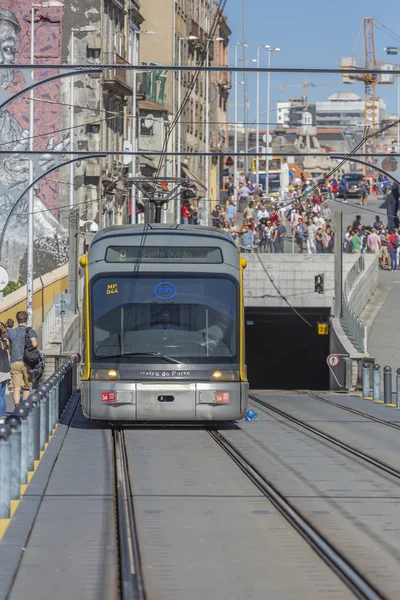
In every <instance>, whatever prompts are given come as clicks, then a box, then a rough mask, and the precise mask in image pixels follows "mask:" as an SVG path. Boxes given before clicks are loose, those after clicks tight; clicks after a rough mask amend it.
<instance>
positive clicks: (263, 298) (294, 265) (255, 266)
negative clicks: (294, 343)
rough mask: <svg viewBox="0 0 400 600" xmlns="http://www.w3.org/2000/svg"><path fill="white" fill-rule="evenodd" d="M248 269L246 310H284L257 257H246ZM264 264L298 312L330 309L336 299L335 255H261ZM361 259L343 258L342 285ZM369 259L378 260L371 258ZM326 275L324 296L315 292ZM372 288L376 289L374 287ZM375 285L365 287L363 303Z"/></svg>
mask: <svg viewBox="0 0 400 600" xmlns="http://www.w3.org/2000/svg"><path fill="white" fill-rule="evenodd" d="M243 256H244V257H245V258H246V260H247V263H248V264H247V268H246V269H245V271H244V302H245V306H265V307H269V306H271V307H276V306H279V307H284V306H287V304H286V302H285V301H284V300H282V298H281V297H280V296H279V294H278V292H277V291H276V289H275V288H274V286H273V285H272V283H271V281H270V280H269V278H268V276H267V274H266V273H265V271H264V270H263V267H262V265H261V264H260V262H259V260H258V258H257V256H256V255H255V254H244V255H243ZM259 256H260V257H261V260H262V261H263V263H264V265H265V267H266V268H267V270H268V272H269V274H270V275H271V277H273V279H274V282H275V284H276V285H277V287H278V288H279V290H280V291H281V293H282V294H283V295H284V296H285V297H286V298H287V299H288V300H289V302H290V303H291V304H293V306H295V307H296V308H303V307H304V308H305V307H310V308H311V307H319V308H324V307H325V308H330V307H331V306H332V305H333V296H334V256H333V255H332V254H260V255H259ZM357 258H358V256H357V255H353V254H345V255H343V281H344V280H345V278H346V275H347V273H348V272H349V271H350V269H351V267H352V266H353V264H354V263H355V262H356V260H357ZM367 259H368V260H369V259H372V260H376V259H375V256H372V255H368V257H367ZM320 273H323V274H324V287H325V293H324V294H318V293H316V292H314V277H315V275H319V274H320ZM372 286H373V287H372ZM375 287H376V281H375V280H374V281H371V287H370V288H368V284H367V283H366V284H365V287H364V288H363V291H362V292H361V296H360V302H362V299H363V297H365V298H366V299H367V298H369V296H370V295H371V294H372V293H373V292H374V290H375Z"/></svg>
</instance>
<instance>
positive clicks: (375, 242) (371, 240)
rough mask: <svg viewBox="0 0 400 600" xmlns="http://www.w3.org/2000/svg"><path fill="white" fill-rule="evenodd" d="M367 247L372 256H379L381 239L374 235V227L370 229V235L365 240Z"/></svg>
mask: <svg viewBox="0 0 400 600" xmlns="http://www.w3.org/2000/svg"><path fill="white" fill-rule="evenodd" d="M367 246H368V250H369V251H370V252H371V253H372V254H376V255H377V256H379V252H380V248H381V238H380V237H379V235H378V234H377V233H376V229H375V227H373V228H372V229H371V233H370V235H369V236H368V238H367Z"/></svg>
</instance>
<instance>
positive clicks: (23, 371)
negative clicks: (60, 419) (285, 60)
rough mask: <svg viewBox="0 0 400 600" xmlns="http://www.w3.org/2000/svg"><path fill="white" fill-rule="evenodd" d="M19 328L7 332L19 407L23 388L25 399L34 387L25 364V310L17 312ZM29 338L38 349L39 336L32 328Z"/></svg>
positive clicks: (12, 375)
mask: <svg viewBox="0 0 400 600" xmlns="http://www.w3.org/2000/svg"><path fill="white" fill-rule="evenodd" d="M16 319H17V323H18V327H16V328H15V329H12V330H10V331H8V332H7V335H6V337H7V338H8V340H9V341H10V345H11V356H10V358H11V369H10V373H11V382H12V386H13V398H14V404H15V405H16V406H18V404H19V401H20V397H21V388H22V389H23V399H24V400H26V398H28V396H29V390H30V388H31V386H32V378H31V375H30V373H29V370H28V367H27V366H26V364H25V363H24V350H25V333H26V328H27V323H28V313H27V312H25V311H24V310H20V311H19V312H17V316H16ZM29 336H30V338H31V342H32V346H33V347H34V348H37V345H38V344H37V334H36V331H34V330H33V329H32V328H30V331H29Z"/></svg>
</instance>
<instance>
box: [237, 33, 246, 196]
mask: <svg viewBox="0 0 400 600" xmlns="http://www.w3.org/2000/svg"><path fill="white" fill-rule="evenodd" d="M239 46H241V47H242V48H249V46H248V44H244V43H243V42H236V44H235V79H234V86H235V99H234V103H235V107H234V109H235V138H234V154H235V158H234V167H233V182H234V187H235V194H234V198H235V202H236V201H237V186H238V160H237V151H238V131H237V124H238V85H239V84H238V74H237V66H238V47H239Z"/></svg>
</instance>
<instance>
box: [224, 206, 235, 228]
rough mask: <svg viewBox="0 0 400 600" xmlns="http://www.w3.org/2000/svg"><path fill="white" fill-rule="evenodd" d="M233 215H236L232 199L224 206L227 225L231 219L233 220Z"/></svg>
mask: <svg viewBox="0 0 400 600" xmlns="http://www.w3.org/2000/svg"><path fill="white" fill-rule="evenodd" d="M235 217H236V205H235V203H234V202H233V201H232V200H230V201H229V204H228V206H227V207H226V219H227V221H228V223H229V225H230V224H231V223H232V221H234V220H235Z"/></svg>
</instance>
